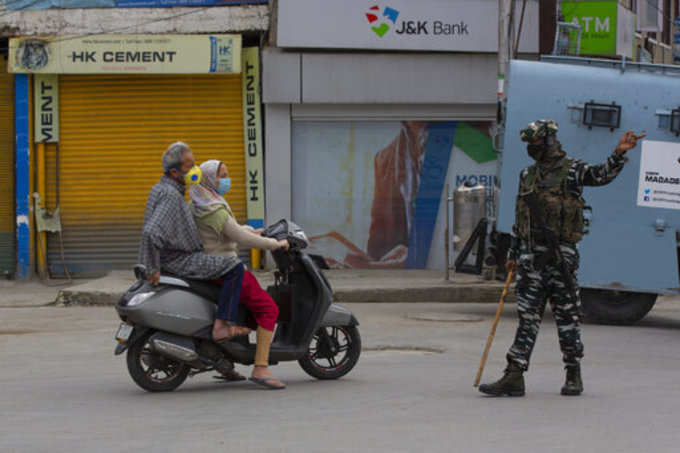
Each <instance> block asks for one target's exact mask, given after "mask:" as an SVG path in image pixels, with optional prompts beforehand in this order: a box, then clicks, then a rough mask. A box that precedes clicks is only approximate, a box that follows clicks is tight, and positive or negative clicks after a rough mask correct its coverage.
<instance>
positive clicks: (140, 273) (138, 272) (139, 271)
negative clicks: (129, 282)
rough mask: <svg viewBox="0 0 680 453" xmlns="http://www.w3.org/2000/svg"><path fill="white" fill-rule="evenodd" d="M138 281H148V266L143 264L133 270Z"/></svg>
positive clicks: (136, 265)
mask: <svg viewBox="0 0 680 453" xmlns="http://www.w3.org/2000/svg"><path fill="white" fill-rule="evenodd" d="M132 271H133V272H134V274H135V278H136V279H137V280H146V266H145V265H143V264H135V267H133V268H132Z"/></svg>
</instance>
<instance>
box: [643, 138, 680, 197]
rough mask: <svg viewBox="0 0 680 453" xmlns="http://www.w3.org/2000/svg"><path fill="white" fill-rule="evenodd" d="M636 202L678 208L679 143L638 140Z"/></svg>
mask: <svg viewBox="0 0 680 453" xmlns="http://www.w3.org/2000/svg"><path fill="white" fill-rule="evenodd" d="M637 205H638V206H642V207H645V208H666V209H680V143H676V142H657V141H652V140H645V141H644V142H642V155H641V157H640V182H639V184H638V197H637Z"/></svg>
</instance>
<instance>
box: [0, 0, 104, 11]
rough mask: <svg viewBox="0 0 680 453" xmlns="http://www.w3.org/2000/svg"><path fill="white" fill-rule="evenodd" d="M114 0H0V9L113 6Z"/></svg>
mask: <svg viewBox="0 0 680 453" xmlns="http://www.w3.org/2000/svg"><path fill="white" fill-rule="evenodd" d="M115 6H116V1H115V0H0V9H11V10H19V9H50V8H64V9H66V8H114V7H115Z"/></svg>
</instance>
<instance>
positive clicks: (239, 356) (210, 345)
mask: <svg viewBox="0 0 680 453" xmlns="http://www.w3.org/2000/svg"><path fill="white" fill-rule="evenodd" d="M262 235H263V236H265V237H270V238H274V239H277V240H281V239H287V240H288V242H289V243H290V248H289V249H288V250H282V249H279V250H276V251H273V252H272V256H273V258H274V261H275V263H276V268H277V270H276V272H275V283H274V285H272V286H270V287H268V288H267V291H268V292H269V294H270V295H271V296H272V298H273V299H274V301H275V302H276V304H277V305H278V307H279V319H278V324H277V327H276V332H275V334H274V339H273V341H272V346H271V352H270V356H269V363H270V364H271V365H276V364H277V363H278V362H284V361H293V360H297V361H298V363H299V364H300V366H301V367H302V369H303V370H304V371H305V372H306V373H307V374H309V375H310V376H312V377H314V378H317V379H338V378H340V377H342V376H344V375H345V374H347V373H349V372H350V371H351V370H352V368H354V366H355V365H356V363H357V361H358V360H359V355H360V354H361V336H360V335H359V330H358V328H357V326H358V325H359V322H358V321H357V319H356V317H355V316H354V315H353V314H352V312H351V311H350V310H348V309H347V308H344V307H342V306H340V305H337V304H333V303H332V300H333V293H332V290H331V286H330V284H329V283H328V280H327V279H326V277H325V276H324V275H323V273H322V272H321V271H320V270H319V268H318V267H317V266H316V264H315V262H314V261H313V260H312V259H311V257H310V256H309V255H307V254H306V253H304V252H303V251H302V250H303V249H304V248H305V247H307V246H308V244H309V243H308V240H307V237H306V235H305V233H304V231H303V230H302V229H301V228H300V227H299V226H298V225H296V224H294V223H293V222H289V221H287V220H280V221H279V222H277V223H275V224H273V225H271V226H269V227H268V228H267V229H265V231H264V232H263V233H262ZM134 273H135V276H136V278H137V281H136V282H135V283H134V284H133V285H132V286H131V287H130V288H129V289H128V290H127V292H126V293H125V294H124V295H123V296H122V297H121V299H120V300H119V301H118V303H117V305H116V310H117V312H118V316H119V317H120V319H121V320H122V321H123V322H122V323H121V324H120V326H119V328H118V331H117V333H116V336H115V338H116V340H117V341H118V345H117V346H116V348H115V355H120V354H122V353H123V352H125V351H127V367H128V371H129V373H130V376H131V377H132V379H133V380H134V381H135V383H137V385H139V386H140V387H141V388H143V389H144V390H147V391H150V392H163V391H172V390H175V389H176V388H177V387H179V386H180V385H181V384H182V383H183V382H184V381H185V380H186V379H187V377H189V376H194V375H196V374H199V373H204V372H207V371H213V370H214V371H217V372H219V373H227V372H229V371H231V370H233V368H234V364H235V363H240V364H243V365H251V364H252V363H253V362H254V360H255V344H254V343H251V342H250V340H249V338H248V337H237V338H235V339H234V340H232V341H229V342H222V343H219V344H218V343H216V342H214V341H213V340H212V326H213V322H214V319H215V313H216V311H217V306H216V304H217V300H218V297H219V293H220V286H219V285H217V284H213V283H211V282H206V281H197V280H189V279H184V278H179V277H177V276H172V275H162V276H161V278H160V283H159V284H158V285H157V286H153V285H151V284H150V283H148V282H147V280H146V269H145V268H144V266H142V265H137V266H135V267H134ZM247 316H248V313H247V312H246V311H245V309H243V307H241V309H240V313H239V319H240V320H241V321H244V320H245V318H246V317H247Z"/></svg>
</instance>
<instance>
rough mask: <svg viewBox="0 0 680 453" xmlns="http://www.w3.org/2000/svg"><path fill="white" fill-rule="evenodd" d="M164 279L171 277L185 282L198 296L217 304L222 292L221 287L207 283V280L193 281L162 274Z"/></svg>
mask: <svg viewBox="0 0 680 453" xmlns="http://www.w3.org/2000/svg"><path fill="white" fill-rule="evenodd" d="M163 276H165V277H172V278H176V279H178V280H181V281H183V282H185V283H186V284H187V285H189V288H190V289H191V290H192V291H193V292H195V293H196V294H198V295H199V296H202V297H205V298H206V299H208V300H210V301H212V302H215V303H217V301H218V300H219V298H220V292H221V291H222V286H221V285H220V284H218V283H215V282H211V281H207V280H193V279H190V278H183V277H179V276H177V275H174V274H171V273H163Z"/></svg>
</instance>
